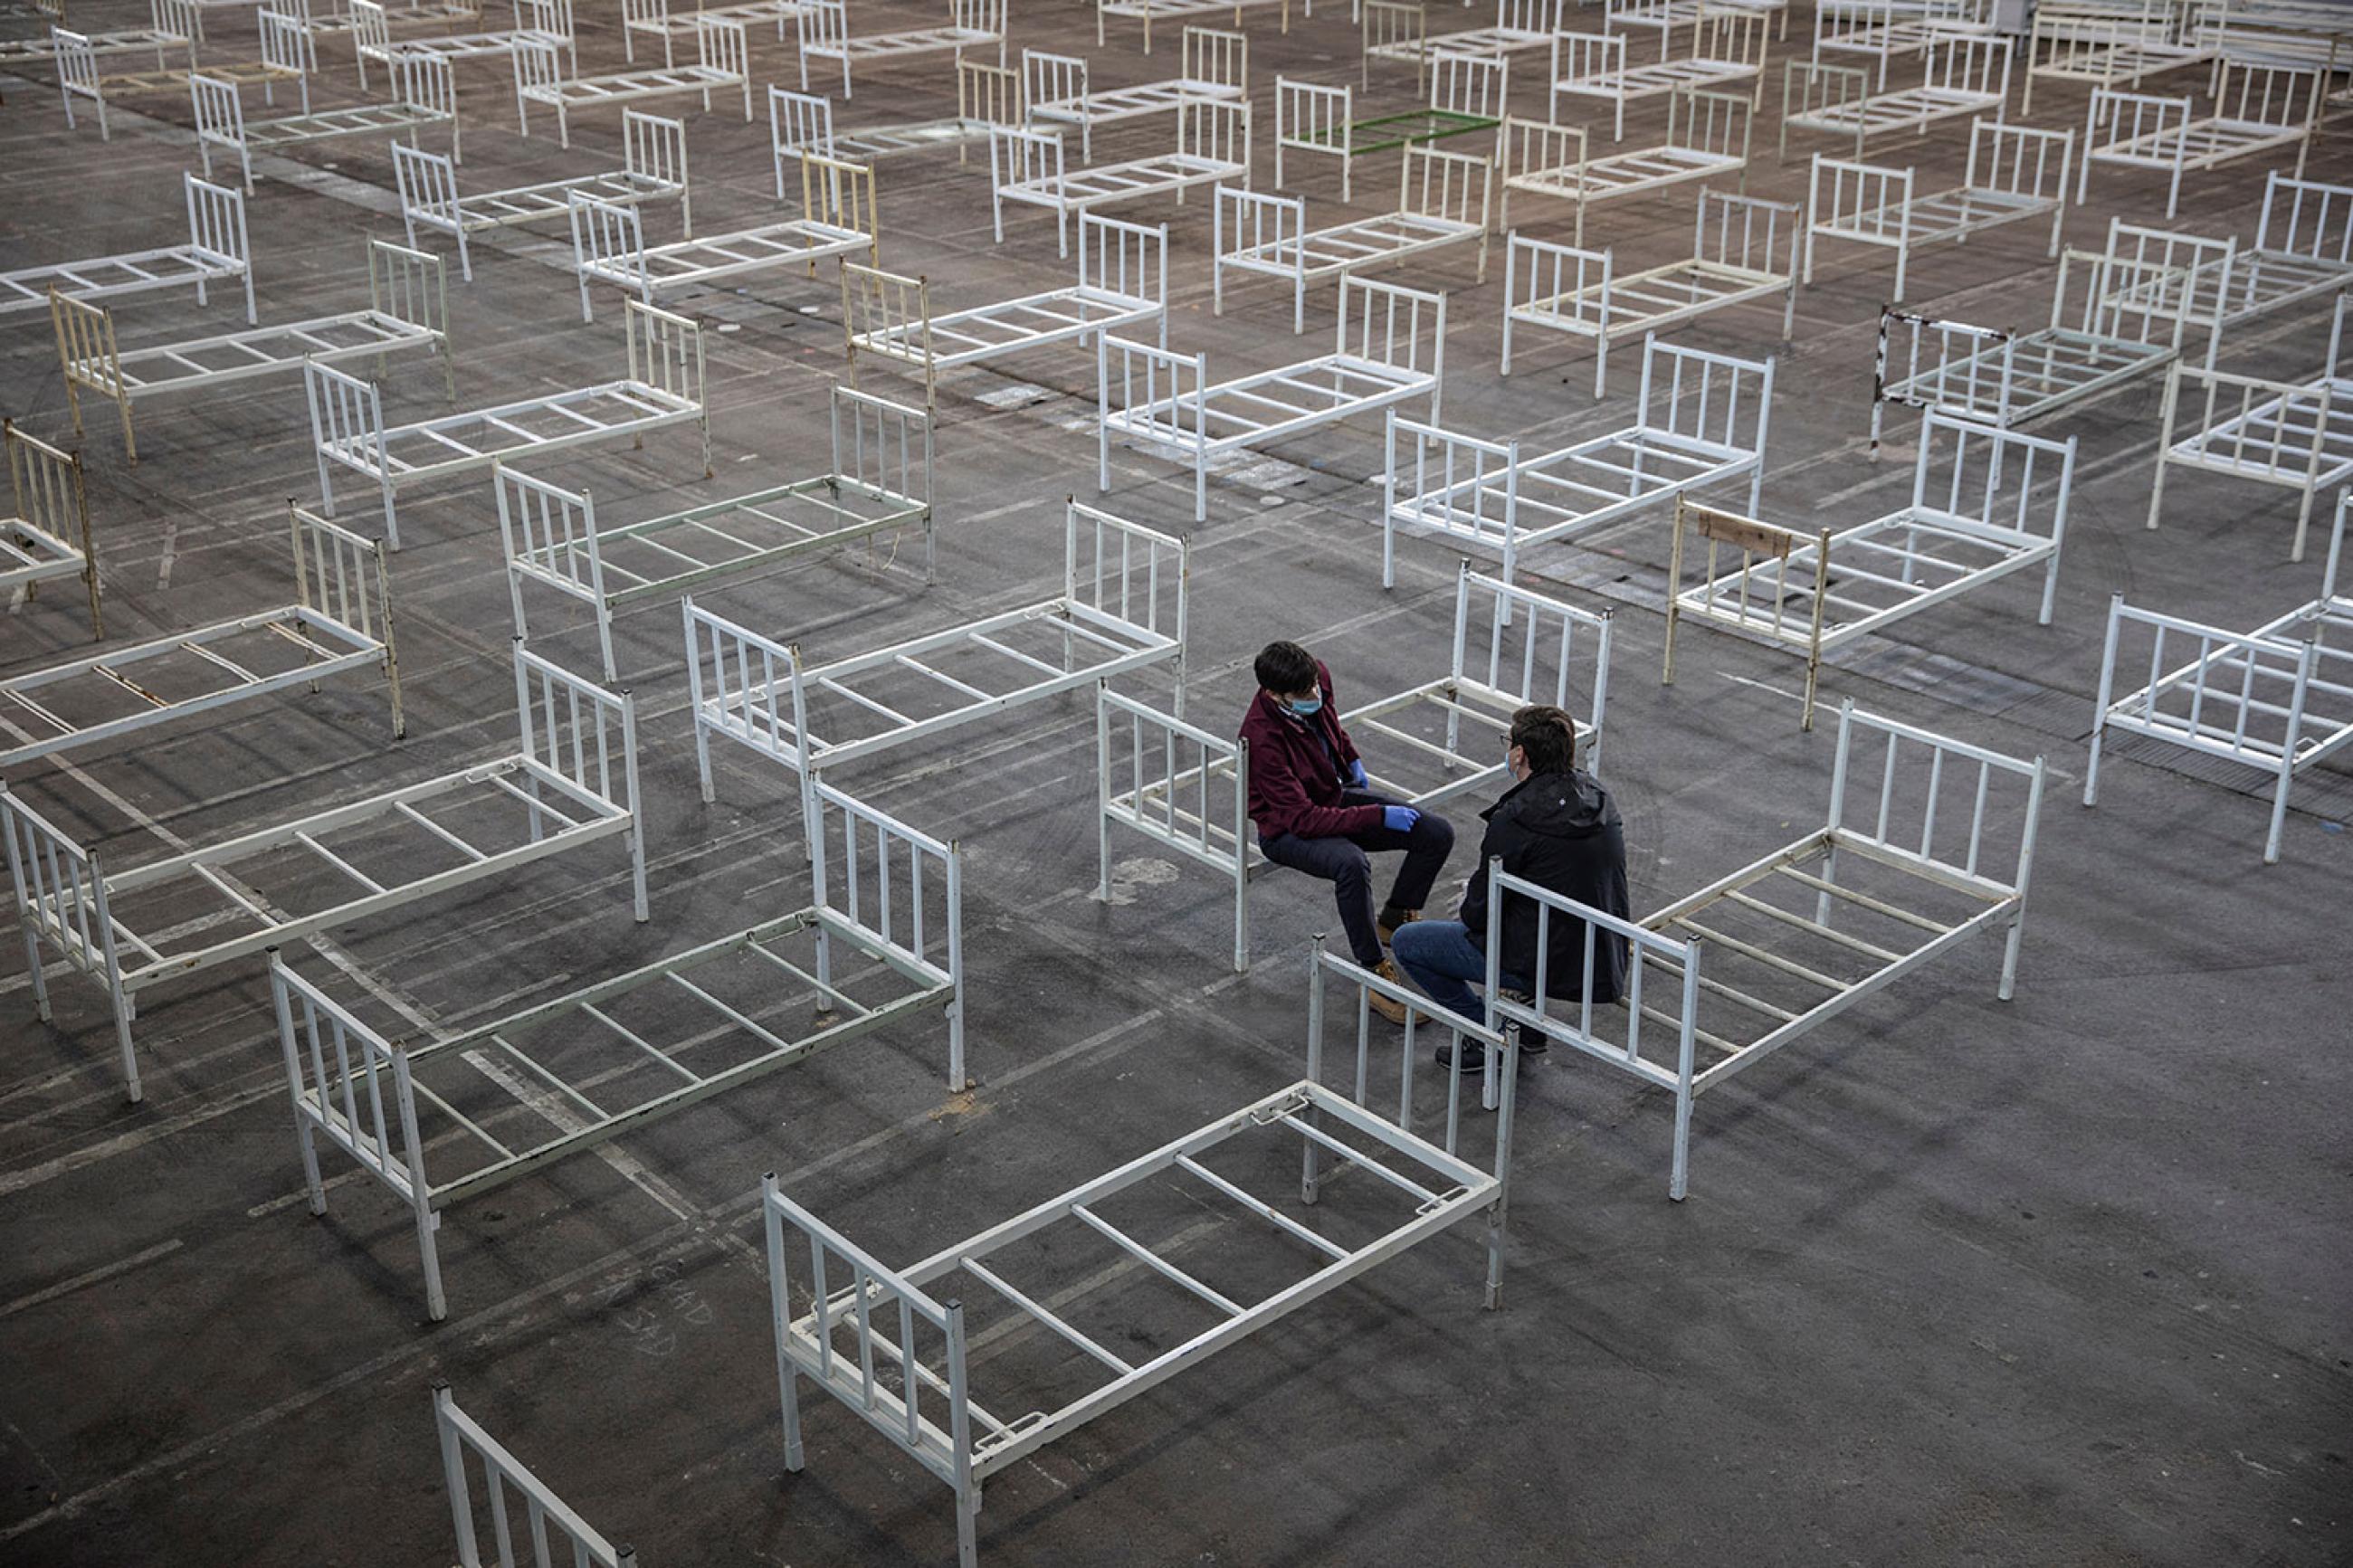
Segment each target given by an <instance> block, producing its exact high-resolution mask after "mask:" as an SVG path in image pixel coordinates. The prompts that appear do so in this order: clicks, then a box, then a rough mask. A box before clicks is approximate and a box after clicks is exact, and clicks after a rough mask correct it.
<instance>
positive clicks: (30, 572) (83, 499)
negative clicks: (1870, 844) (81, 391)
mask: <svg viewBox="0 0 2353 1568" xmlns="http://www.w3.org/2000/svg"><path fill="white" fill-rule="evenodd" d="M0 448H5V450H6V453H7V458H8V500H9V508H8V515H7V516H6V517H5V518H0V596H5V597H6V598H8V599H10V600H14V599H15V598H16V595H18V594H20V593H21V594H23V595H24V596H25V597H26V598H27V599H31V598H34V597H36V596H37V595H38V594H39V593H40V591H41V584H44V583H51V582H56V581H58V579H60V578H65V577H79V578H80V579H81V581H82V587H83V589H84V591H85V592H87V593H88V594H89V595H90V637H91V638H92V639H93V640H95V639H97V638H100V637H104V636H106V618H105V616H104V614H103V613H102V612H101V611H100V608H99V602H98V599H99V594H98V546H97V545H96V543H94V542H92V540H91V538H90V489H89V486H88V485H87V484H85V483H84V482H83V480H84V477H85V476H84V474H83V471H82V462H81V453H80V452H79V451H72V452H68V451H64V450H61V449H60V448H58V447H52V446H50V445H49V444H48V443H47V441H44V440H42V439H41V438H40V437H37V436H28V435H26V433H25V432H24V431H22V430H19V429H17V428H16V422H15V421H14V420H10V419H0ZM77 541H79V542H77Z"/></svg>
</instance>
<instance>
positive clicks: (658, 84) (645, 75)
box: [513, 21, 752, 147]
mask: <svg viewBox="0 0 2353 1568" xmlns="http://www.w3.org/2000/svg"><path fill="white" fill-rule="evenodd" d="M694 44H695V60H694V64H692V65H691V66H664V67H662V68H659V69H656V68H653V67H651V66H646V67H639V68H632V69H629V70H622V71H614V72H611V73H609V74H607V75H605V76H575V77H567V76H565V74H564V64H563V61H562V60H561V58H558V56H559V51H558V50H557V48H556V46H555V42H554V40H553V39H551V38H545V37H537V36H534V35H531V34H525V35H523V36H521V37H517V38H516V39H515V46H514V50H513V53H514V84H515V122H516V125H517V128H518V130H519V132H520V133H521V134H522V135H525V136H528V135H530V134H531V105H533V104H534V103H536V104H540V105H543V107H545V108H548V109H552V110H554V111H555V139H556V143H557V145H559V146H563V147H569V146H571V145H572V111H573V110H575V109H596V108H607V107H610V106H611V105H613V104H617V103H619V104H629V103H642V102H644V101H645V100H648V99H654V98H672V97H675V96H677V95H678V94H680V93H682V92H695V93H701V94H702V111H703V112H704V113H705V114H708V113H710V112H711V95H712V92H713V91H714V90H723V89H730V88H733V89H737V90H739V91H741V92H742V93H743V95H744V124H746V125H749V124H751V123H752V73H751V69H750V67H749V65H748V64H747V62H748V60H749V59H750V53H749V48H750V46H749V45H747V44H746V43H745V41H744V24H743V23H741V22H729V21H702V22H699V23H698V24H697V25H696V26H695V32H694Z"/></svg>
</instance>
